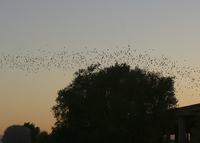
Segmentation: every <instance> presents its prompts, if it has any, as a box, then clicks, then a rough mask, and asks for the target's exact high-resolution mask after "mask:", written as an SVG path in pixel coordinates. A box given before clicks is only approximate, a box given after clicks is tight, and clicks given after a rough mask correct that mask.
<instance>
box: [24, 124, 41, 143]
mask: <svg viewBox="0 0 200 143" xmlns="http://www.w3.org/2000/svg"><path fill="white" fill-rule="evenodd" d="M24 126H25V127H27V128H28V129H29V130H30V133H31V142H32V143H35V142H37V139H38V137H39V133H40V128H39V127H36V126H35V124H33V123H30V122H27V123H26V122H25V123H24Z"/></svg>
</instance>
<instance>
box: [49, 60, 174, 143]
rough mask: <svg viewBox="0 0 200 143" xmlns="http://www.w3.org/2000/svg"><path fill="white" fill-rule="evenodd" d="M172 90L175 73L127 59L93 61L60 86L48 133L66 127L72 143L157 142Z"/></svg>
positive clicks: (171, 102) (166, 119) (170, 104)
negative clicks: (153, 69)
mask: <svg viewBox="0 0 200 143" xmlns="http://www.w3.org/2000/svg"><path fill="white" fill-rule="evenodd" d="M174 92H175V89H174V77H164V76H162V75H161V74H159V73H154V72H149V71H146V70H144V69H140V68H138V67H136V68H135V69H131V67H130V66H129V65H127V64H125V63H124V64H118V63H116V64H115V65H113V66H110V67H106V68H100V65H98V64H95V65H91V66H89V67H87V68H86V69H80V70H79V71H77V72H76V73H75V74H74V79H73V81H72V83H70V84H69V85H68V86H67V87H65V88H64V89H61V90H59V92H58V97H57V98H56V105H54V106H53V108H52V111H53V113H54V116H55V118H56V119H57V122H56V123H55V127H54V128H53V132H52V133H56V131H57V132H58V131H61V130H62V131H63V130H65V132H66V133H69V134H71V135H69V136H71V137H68V138H67V137H66V138H65V139H66V140H68V141H70V140H71V141H73V142H87V143H88V142H108V143H110V142H119V143H122V142H124V143H125V142H126V143H128V142H141V143H142V142H145V143H148V142H159V141H158V139H159V138H160V137H161V136H162V135H163V132H164V127H165V126H166V125H167V124H170V122H171V121H172V119H173V118H172V116H173V114H171V112H170V114H169V112H168V111H169V109H173V108H175V107H176V104H177V99H176V97H175V93H174ZM169 116H170V117H169Z"/></svg>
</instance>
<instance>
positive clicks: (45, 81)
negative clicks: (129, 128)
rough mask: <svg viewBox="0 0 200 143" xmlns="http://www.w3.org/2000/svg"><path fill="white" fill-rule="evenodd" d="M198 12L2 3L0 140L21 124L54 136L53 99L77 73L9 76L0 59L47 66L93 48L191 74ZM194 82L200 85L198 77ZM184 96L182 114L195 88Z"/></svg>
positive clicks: (114, 4) (173, 6)
mask: <svg viewBox="0 0 200 143" xmlns="http://www.w3.org/2000/svg"><path fill="white" fill-rule="evenodd" d="M199 6H200V1H199V0H192V1H188V0H181V1H180V0H177V1H174V0H167V1H161V0H151V1H149V0H141V1H134V0H123V1H119V0H96V1H94V0H73V1H72V0H71V1H69V0H56V1H55V0H34V1H28V0H17V1H16V0H7V1H5V0H4V1H0V20H1V22H0V54H1V55H0V59H1V60H0V62H1V63H0V66H1V68H0V115H1V116H0V134H1V135H2V134H3V132H4V130H5V129H6V128H7V127H8V126H10V125H13V124H23V123H24V122H31V123H34V124H35V125H36V126H39V127H40V129H41V130H45V131H48V132H51V126H53V125H54V122H55V119H54V118H53V114H52V112H50V111H51V107H52V106H53V105H55V103H56V102H55V99H56V96H57V92H58V90H60V89H62V88H64V87H66V86H67V85H68V84H69V83H70V82H71V80H72V79H73V73H74V72H75V71H76V70H78V66H76V65H71V68H73V69H71V68H70V67H69V68H59V67H50V68H49V69H45V68H41V66H40V67H39V68H38V69H37V72H35V73H34V72H30V73H29V72H28V71H23V70H21V69H20V68H16V67H14V68H10V67H9V62H10V63H11V61H7V63H8V64H6V60H5V55H6V56H7V58H8V59H11V55H12V56H13V57H15V58H16V57H17V56H21V57H22V58H21V60H23V58H24V57H44V59H45V58H46V59H48V58H49V57H52V56H53V55H58V54H59V53H62V51H63V49H64V50H65V51H67V52H69V53H73V52H87V51H92V50H93V49H94V48H96V50H98V51H106V50H107V49H108V48H109V49H110V51H111V52H115V51H116V50H120V49H123V47H124V48H125V49H126V48H128V47H129V48H130V49H132V50H133V49H135V50H137V52H138V54H139V53H140V52H141V53H145V51H146V50H148V52H147V53H148V54H150V55H151V56H153V57H157V58H160V57H161V56H162V55H164V56H165V57H167V58H168V59H169V60H170V61H175V62H176V63H177V65H178V66H179V68H181V67H184V66H186V67H189V69H195V70H196V69H198V67H199V61H200V57H199V53H200V48H199V45H200V40H199V38H200V28H199V25H200V9H199ZM116 46H117V47H118V48H116ZM64 47H65V48H64ZM85 47H87V48H85ZM149 49H150V50H149ZM8 54H9V55H10V57H8ZM57 58H59V60H60V57H57ZM90 58H91V57H90ZM24 63H25V62H24V61H22V63H21V62H20V60H18V61H17V63H16V62H15V64H18V65H20V64H21V65H22V64H24ZM26 66H27V67H26ZM73 66H74V67H73ZM24 67H25V68H28V65H24ZM35 68H37V67H35ZM193 71H194V70H193ZM192 74H193V75H192V76H193V77H198V70H196V71H195V73H192ZM187 81H188V80H187ZM187 81H181V80H180V84H181V85H182V86H183V87H184V86H187V85H188V84H189V83H188V82H187ZM196 83H197V84H199V82H198V81H197V82H196ZM182 90H183V91H184V92H177V98H178V100H179V103H178V104H179V106H186V105H190V104H196V103H199V98H200V96H199V93H198V88H195V89H191V88H190V89H187V88H185V89H184V88H182V89H181V91H182ZM194 90H195V91H194ZM196 90H197V91H196ZM193 92H194V94H193Z"/></svg>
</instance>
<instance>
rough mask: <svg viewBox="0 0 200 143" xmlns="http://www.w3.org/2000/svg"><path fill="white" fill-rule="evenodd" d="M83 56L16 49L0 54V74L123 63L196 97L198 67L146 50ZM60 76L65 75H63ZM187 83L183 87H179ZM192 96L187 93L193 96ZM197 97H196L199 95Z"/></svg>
mask: <svg viewBox="0 0 200 143" xmlns="http://www.w3.org/2000/svg"><path fill="white" fill-rule="evenodd" d="M84 50H85V51H84V52H73V51H72V52H69V51H68V50H67V49H66V48H65V47H64V48H63V50H62V51H61V52H58V53H57V52H50V51H45V50H41V49H38V50H37V52H31V51H26V52H22V51H21V49H19V53H18V54H9V53H4V52H1V53H0V74H3V73H5V72H6V71H7V70H9V69H20V70H22V71H24V72H25V75H28V74H31V73H38V72H44V71H51V70H52V69H59V70H63V72H66V71H68V70H75V71H77V70H78V69H80V68H86V67H87V66H90V65H91V64H97V63H99V64H101V67H108V66H111V65H113V64H115V63H116V62H118V63H119V64H120V63H127V64H128V65H130V66H131V68H134V67H136V66H137V67H139V68H141V69H145V70H148V71H153V72H158V73H161V74H162V75H163V76H171V77H175V87H176V91H177V92H179V91H180V90H183V88H187V89H192V90H193V92H196V93H197V89H198V88H199V86H200V82H199V81H200V77H198V73H200V70H199V69H198V67H196V68H192V67H190V66H187V65H185V66H179V65H178V62H176V61H171V60H169V59H168V58H166V57H165V56H164V55H162V56H160V57H153V56H151V55H150V54H148V52H151V51H153V50H151V49H148V50H146V51H144V52H143V53H138V51H137V50H136V49H132V48H130V45H128V47H127V48H124V47H123V48H119V47H117V46H116V48H114V49H113V48H108V49H106V50H104V51H100V50H97V49H95V48H94V49H93V50H87V48H86V47H85V48H84ZM63 75H65V74H64V73H63ZM183 83H187V85H183ZM196 93H191V95H194V94H196ZM199 95H200V94H199Z"/></svg>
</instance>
